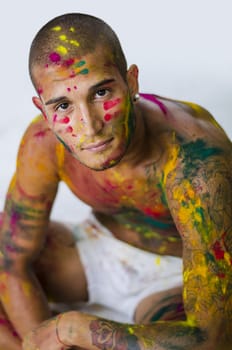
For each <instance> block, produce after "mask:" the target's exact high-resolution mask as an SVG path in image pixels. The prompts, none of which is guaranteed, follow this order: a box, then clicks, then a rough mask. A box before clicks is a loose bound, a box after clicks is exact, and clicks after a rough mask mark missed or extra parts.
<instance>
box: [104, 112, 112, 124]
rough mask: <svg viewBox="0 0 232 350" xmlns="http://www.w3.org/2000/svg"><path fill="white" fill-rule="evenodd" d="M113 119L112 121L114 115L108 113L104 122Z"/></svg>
mask: <svg viewBox="0 0 232 350" xmlns="http://www.w3.org/2000/svg"><path fill="white" fill-rule="evenodd" d="M111 119H112V115H111V114H109V113H107V114H105V115H104V120H105V121H106V122H108V121H110V120H111Z"/></svg>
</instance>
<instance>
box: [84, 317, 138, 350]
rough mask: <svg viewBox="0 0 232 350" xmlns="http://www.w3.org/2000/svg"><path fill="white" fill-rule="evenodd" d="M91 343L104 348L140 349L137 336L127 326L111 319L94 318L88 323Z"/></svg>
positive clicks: (117, 349)
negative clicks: (108, 320)
mask: <svg viewBox="0 0 232 350" xmlns="http://www.w3.org/2000/svg"><path fill="white" fill-rule="evenodd" d="M90 331H91V336H92V344H93V345H95V346H96V347H97V348H99V349H102V350H105V349H110V350H141V348H140V345H139V342H138V338H137V337H136V336H135V335H134V334H132V333H130V332H129V331H128V327H127V326H125V325H120V324H117V323H114V322H112V321H110V322H107V321H101V320H94V321H92V322H91V323H90Z"/></svg>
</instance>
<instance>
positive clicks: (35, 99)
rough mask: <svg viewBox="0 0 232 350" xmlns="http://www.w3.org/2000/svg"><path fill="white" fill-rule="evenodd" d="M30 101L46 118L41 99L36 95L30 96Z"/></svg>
mask: <svg viewBox="0 0 232 350" xmlns="http://www.w3.org/2000/svg"><path fill="white" fill-rule="evenodd" d="M32 102H33V103H34V105H35V106H36V108H38V109H39V110H40V111H41V113H42V114H43V116H44V118H45V119H47V116H46V113H45V111H44V108H43V102H42V101H41V99H40V98H39V97H37V96H33V97H32Z"/></svg>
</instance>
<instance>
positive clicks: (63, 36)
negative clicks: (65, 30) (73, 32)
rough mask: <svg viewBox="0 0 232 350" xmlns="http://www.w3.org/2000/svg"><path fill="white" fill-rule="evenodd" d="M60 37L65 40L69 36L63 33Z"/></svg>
mask: <svg viewBox="0 0 232 350" xmlns="http://www.w3.org/2000/svg"><path fill="white" fill-rule="evenodd" d="M59 39H60V40H62V41H65V40H67V36H66V35H64V34H62V35H60V36H59Z"/></svg>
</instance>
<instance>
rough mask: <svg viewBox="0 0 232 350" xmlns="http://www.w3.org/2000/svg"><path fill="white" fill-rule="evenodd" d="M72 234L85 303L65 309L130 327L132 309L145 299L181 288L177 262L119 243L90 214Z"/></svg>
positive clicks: (180, 276)
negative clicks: (82, 274)
mask: <svg viewBox="0 0 232 350" xmlns="http://www.w3.org/2000/svg"><path fill="white" fill-rule="evenodd" d="M69 227H70V226H69ZM72 230H73V234H74V236H75V238H76V244H77V248H78V250H79V254H80V258H81V261H82V264H83V266H84V270H85V273H86V278H87V285H88V293H89V301H88V302H87V303H82V304H75V305H73V304H72V305H70V304H69V306H68V309H74V308H78V309H79V310H80V309H81V310H84V311H85V312H89V313H91V314H95V315H98V316H101V317H105V318H108V319H111V320H115V321H118V322H128V323H132V322H133V318H134V314H135V310H136V307H137V305H138V304H139V303H140V302H141V301H142V300H143V299H144V298H145V297H147V296H149V295H151V294H154V293H157V292H161V291H165V290H169V289H171V288H174V287H178V286H182V284H183V278H182V259H181V258H177V257H172V256H162V255H158V254H154V253H150V252H146V251H143V250H141V249H138V248H136V247H133V246H131V245H129V244H127V243H125V242H122V241H120V240H118V239H116V238H115V237H114V236H113V235H112V233H111V232H110V231H109V230H108V229H106V228H105V227H104V226H103V225H102V224H101V223H100V222H99V221H98V220H97V219H96V217H95V216H94V215H92V214H91V215H90V217H89V218H88V219H86V220H85V221H84V222H83V223H81V224H78V225H76V226H75V225H74V226H72ZM64 310H67V308H63V309H62V311H64Z"/></svg>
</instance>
